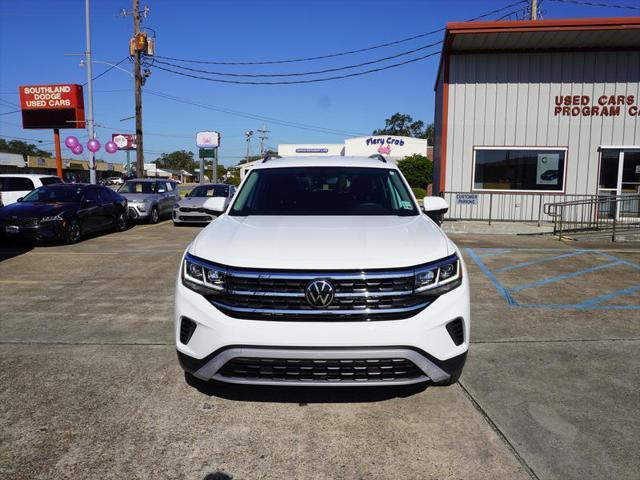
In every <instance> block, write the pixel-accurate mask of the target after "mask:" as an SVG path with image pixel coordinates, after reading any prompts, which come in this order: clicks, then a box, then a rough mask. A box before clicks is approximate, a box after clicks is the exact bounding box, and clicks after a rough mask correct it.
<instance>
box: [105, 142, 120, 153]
mask: <svg viewBox="0 0 640 480" xmlns="http://www.w3.org/2000/svg"><path fill="white" fill-rule="evenodd" d="M104 149H105V150H106V151H107V153H116V152H117V151H118V145H116V144H115V142H111V141H109V142H107V143H105V144H104Z"/></svg>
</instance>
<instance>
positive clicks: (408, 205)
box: [400, 200, 413, 210]
mask: <svg viewBox="0 0 640 480" xmlns="http://www.w3.org/2000/svg"><path fill="white" fill-rule="evenodd" d="M400 208H403V209H405V210H413V205H411V202H409V201H407V200H400Z"/></svg>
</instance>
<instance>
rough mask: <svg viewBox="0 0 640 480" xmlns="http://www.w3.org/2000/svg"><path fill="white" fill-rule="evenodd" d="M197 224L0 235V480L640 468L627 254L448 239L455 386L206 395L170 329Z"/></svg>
mask: <svg viewBox="0 0 640 480" xmlns="http://www.w3.org/2000/svg"><path fill="white" fill-rule="evenodd" d="M198 231H199V229H197V228H190V227H182V228H174V227H173V226H172V225H171V224H170V223H168V222H163V223H161V224H159V225H154V226H147V225H140V226H136V227H135V228H132V229H130V230H128V231H126V232H122V233H119V234H111V235H105V236H99V237H95V238H91V239H88V240H85V241H83V242H81V243H80V244H78V245H74V246H56V247H38V248H35V249H29V248H25V249H20V248H15V247H11V248H10V247H1V246H0V259H1V261H0V338H1V341H0V362H1V364H2V369H0V382H1V384H2V386H3V388H2V389H1V390H0V426H1V428H0V478H12V479H13V478H16V479H27V478H29V479H32V478H56V479H58V478H83V479H84V478H114V479H115V478H118V479H121V478H145V479H146V478H172V479H182V478H184V479H198V480H200V479H204V478H208V479H214V478H231V477H232V478H235V479H242V478H310V479H311V478H313V479H317V478H433V479H474V478H477V479H487V478H491V479H518V478H523V479H526V478H540V479H552V478H561V479H570V478H575V479H584V478H615V479H623V478H628V479H631V478H638V471H640V456H639V455H638V449H639V447H640V389H639V388H638V385H639V384H640V355H639V353H640V295H639V294H638V292H639V291H640V246H638V245H630V244H625V245H623V246H619V245H613V246H611V245H605V244H601V245H597V244H595V245H588V244H584V243H580V244H576V243H574V244H561V243H559V242H557V241H554V240H551V239H547V238H540V237H514V236H496V235H492V236H484V237H483V236H470V235H464V236H460V237H459V238H456V240H457V241H458V244H459V245H460V246H461V247H462V248H463V253H464V254H465V256H466V258H467V260H468V267H469V274H470V276H471V280H472V295H473V300H472V310H473V325H472V329H473V331H472V337H473V344H472V347H471V350H470V354H469V358H468V362H467V366H466V370H465V372H464V374H463V376H462V379H461V381H460V383H459V384H457V385H454V386H452V387H448V388H435V387H432V388H426V389H425V388H421V389H415V388H414V389H393V390H382V391H381V390H368V389H365V390H342V389H340V390H323V389H321V390H315V389H314V390H295V389H293V390H292V389H284V390H279V389H265V388H250V389H247V388H225V389H219V388H217V389H211V390H209V391H206V392H200V391H198V390H195V389H193V388H191V387H190V386H188V385H186V383H185V381H184V377H183V375H182V372H181V370H180V368H179V366H178V364H177V360H176V357H175V351H174V348H173V343H172V327H171V311H172V302H173V297H172V290H173V284H174V280H175V274H176V271H177V266H178V262H179V259H180V255H181V253H182V251H183V249H184V247H185V246H186V245H187V244H188V243H189V241H190V240H191V238H193V236H194V235H195V234H196V233H197V232H198Z"/></svg>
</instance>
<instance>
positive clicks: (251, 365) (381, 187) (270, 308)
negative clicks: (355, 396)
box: [174, 156, 470, 386]
mask: <svg viewBox="0 0 640 480" xmlns="http://www.w3.org/2000/svg"><path fill="white" fill-rule="evenodd" d="M216 200H217V199H215V198H213V199H210V200H209V201H216ZM446 209H447V205H446V202H445V200H444V199H442V198H439V197H426V198H425V199H424V201H423V211H421V209H420V207H419V205H418V202H417V201H416V199H415V197H414V196H413V194H412V193H411V189H410V188H409V185H408V183H407V182H406V180H405V179H404V177H403V175H402V173H401V172H400V170H399V169H398V167H397V166H396V165H395V164H394V163H390V162H387V161H386V160H385V159H384V158H383V157H382V156H378V158H376V159H374V158H359V157H342V156H337V157H304V158H294V157H291V158H282V159H275V160H268V161H265V162H261V163H258V164H257V165H256V166H254V167H253V169H252V170H251V172H250V173H249V174H248V176H247V177H246V178H245V180H244V182H243V184H242V185H241V186H240V188H239V190H238V193H237V194H236V196H235V197H234V199H233V201H232V202H231V205H230V206H229V207H228V208H227V210H226V211H225V212H224V213H223V214H222V215H221V216H219V217H218V218H217V220H216V221H215V222H212V223H211V224H210V225H208V226H207V227H206V228H205V229H203V230H202V231H201V232H200V233H199V234H198V235H197V236H196V238H195V239H194V241H193V242H192V243H191V244H190V245H189V247H187V250H186V251H185V253H184V256H183V259H182V262H181V267H180V271H179V274H178V281H177V282H176V293H175V315H174V321H175V330H174V332H175V343H176V348H177V351H178V358H179V361H180V364H181V366H182V368H183V369H184V370H185V371H186V376H187V380H188V381H189V383H191V384H192V385H196V386H197V385H198V384H199V383H201V382H205V381H209V380H215V381H221V382H228V383H238V384H267V385H367V386H368V385H374V386H380V385H385V386H388V385H407V384H414V383H422V382H432V383H434V384H439V385H448V384H451V383H453V382H455V381H456V380H457V379H458V377H459V376H460V373H461V372H462V368H463V366H464V362H465V358H466V354H467V349H468V346H469V325H470V301H469V281H468V278H467V272H466V268H465V264H464V261H463V258H462V255H461V254H460V251H459V249H458V248H457V247H456V246H455V245H454V244H453V242H451V240H450V239H449V238H447V236H446V234H445V233H444V232H443V231H442V230H441V229H440V227H439V226H438V225H437V224H436V223H435V222H434V221H433V220H432V219H431V218H430V216H429V215H440V214H442V212H443V211H446ZM427 214H429V215H427Z"/></svg>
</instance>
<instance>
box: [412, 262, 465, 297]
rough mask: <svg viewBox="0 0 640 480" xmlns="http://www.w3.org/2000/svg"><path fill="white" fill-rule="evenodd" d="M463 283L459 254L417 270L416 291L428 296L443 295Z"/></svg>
mask: <svg viewBox="0 0 640 480" xmlns="http://www.w3.org/2000/svg"><path fill="white" fill-rule="evenodd" d="M461 283H462V265H461V264H460V259H459V258H458V256H457V255H451V256H450V257H447V258H443V259H442V260H438V261H437V262H433V263H431V264H428V265H424V266H423V267H419V268H417V269H416V272H415V287H414V288H415V292H416V293H417V294H424V295H428V296H432V295H442V294H443V293H447V292H449V291H451V290H453V289H454V288H457V287H459V286H460V284H461Z"/></svg>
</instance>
